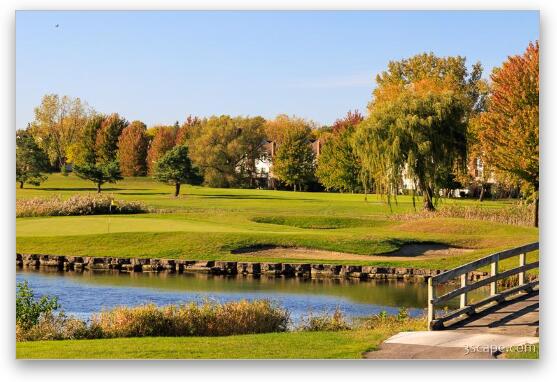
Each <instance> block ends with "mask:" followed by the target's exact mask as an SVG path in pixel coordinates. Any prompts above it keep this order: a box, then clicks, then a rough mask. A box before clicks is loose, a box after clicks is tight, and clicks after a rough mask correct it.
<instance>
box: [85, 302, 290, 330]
mask: <svg viewBox="0 0 557 382" xmlns="http://www.w3.org/2000/svg"><path fill="white" fill-rule="evenodd" d="M289 321H290V316H289V313H288V312H287V311H286V310H284V309H281V308H279V307H277V306H275V305H274V304H272V303H271V302H269V301H267V300H255V301H246V300H242V301H234V302H228V303H225V304H219V303H215V302H210V301H205V302H204V303H203V304H199V303H195V302H192V303H189V304H187V305H179V306H177V305H169V306H165V307H162V308H159V307H157V306H155V305H152V304H150V305H144V306H139V307H134V308H129V307H118V308H115V309H112V310H110V311H105V312H101V313H99V314H97V315H95V316H93V318H92V322H91V326H93V327H98V328H99V330H100V331H101V332H102V333H103V337H105V338H113V337H147V336H170V337H173V336H228V335H234V334H255V333H269V332H284V331H286V329H287V327H288V323H289Z"/></svg>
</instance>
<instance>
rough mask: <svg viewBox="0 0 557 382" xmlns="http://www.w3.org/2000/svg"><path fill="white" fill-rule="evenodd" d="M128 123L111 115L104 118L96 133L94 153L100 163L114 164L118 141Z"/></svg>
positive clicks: (116, 115)
mask: <svg viewBox="0 0 557 382" xmlns="http://www.w3.org/2000/svg"><path fill="white" fill-rule="evenodd" d="M126 126H128V121H126V120H125V119H124V118H122V117H120V116H119V115H118V114H117V113H113V114H111V115H109V116H108V117H105V118H104V120H103V121H102V123H101V127H100V129H99V130H98V131H97V136H96V141H95V151H96V157H97V161H98V162H100V163H110V162H114V161H115V160H116V158H117V155H118V139H119V137H120V134H121V133H122V130H124V128H125V127H126Z"/></svg>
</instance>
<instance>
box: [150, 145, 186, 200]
mask: <svg viewBox="0 0 557 382" xmlns="http://www.w3.org/2000/svg"><path fill="white" fill-rule="evenodd" d="M193 176H194V170H193V168H192V163H191V160H190V158H189V156H188V147H187V146H185V145H183V146H176V147H174V148H173V149H171V150H169V151H168V152H167V153H166V154H164V156H163V157H162V158H161V159H160V160H159V161H158V162H157V163H156V166H155V179H157V180H158V181H159V182H163V183H168V184H171V185H173V186H174V196H175V197H177V196H178V195H180V186H181V185H182V184H185V183H188V182H190V180H191V179H192V177H193Z"/></svg>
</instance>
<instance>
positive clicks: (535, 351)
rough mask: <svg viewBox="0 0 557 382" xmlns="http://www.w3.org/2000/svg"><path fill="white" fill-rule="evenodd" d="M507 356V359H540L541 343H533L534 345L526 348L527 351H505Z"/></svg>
mask: <svg viewBox="0 0 557 382" xmlns="http://www.w3.org/2000/svg"><path fill="white" fill-rule="evenodd" d="M505 358H507V359H539V358H540V344H539V343H538V344H533V346H532V347H529V348H527V349H526V351H517V350H513V351H510V352H508V353H505Z"/></svg>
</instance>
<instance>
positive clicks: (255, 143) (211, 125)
mask: <svg viewBox="0 0 557 382" xmlns="http://www.w3.org/2000/svg"><path fill="white" fill-rule="evenodd" d="M264 127H265V120H264V119H263V118H261V117H254V118H244V117H236V118H232V117H230V116H228V115H222V116H219V117H211V118H208V119H206V120H203V121H202V122H201V123H200V126H199V127H198V128H195V129H194V131H191V136H190V138H189V139H188V140H189V142H190V145H189V147H190V155H191V158H192V161H193V163H194V164H195V165H196V166H197V167H199V168H200V169H201V170H202V171H203V177H204V179H205V183H206V184H208V185H210V186H213V187H232V186H239V187H243V186H253V185H254V183H255V181H254V179H255V170H256V169H255V162H256V160H257V159H260V158H262V157H263V156H264V155H265V151H264V144H265V128H264Z"/></svg>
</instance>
